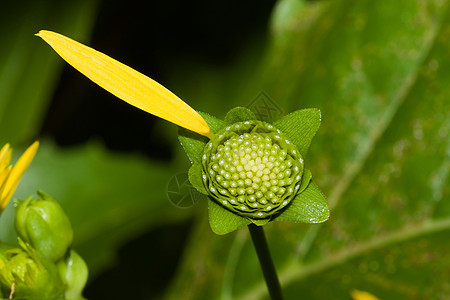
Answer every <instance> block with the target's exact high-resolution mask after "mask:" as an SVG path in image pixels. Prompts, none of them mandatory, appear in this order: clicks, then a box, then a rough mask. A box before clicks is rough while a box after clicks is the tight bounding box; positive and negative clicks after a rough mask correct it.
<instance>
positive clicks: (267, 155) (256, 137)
mask: <svg viewBox="0 0 450 300" xmlns="http://www.w3.org/2000/svg"><path fill="white" fill-rule="evenodd" d="M202 164H203V170H202V178H203V183H204V186H205V188H206V189H207V191H208V193H209V195H210V196H211V197H212V198H213V199H214V200H215V201H217V203H219V204H220V205H222V206H224V207H225V208H227V209H229V210H230V211H232V212H234V213H236V214H238V215H240V216H245V217H248V218H251V219H265V218H269V217H270V216H272V215H274V214H276V213H278V212H280V210H282V209H283V208H285V207H286V206H287V205H288V204H289V203H290V201H291V200H292V199H293V198H294V197H295V195H296V193H297V191H298V190H299V188H300V183H301V179H302V174H303V158H302V156H301V154H300V153H299V151H298V150H297V149H296V147H295V146H294V145H293V144H292V143H291V142H290V141H289V139H288V138H287V137H286V136H285V135H284V134H283V133H282V132H280V130H278V129H276V128H274V126H273V125H271V124H268V123H265V122H262V121H256V120H252V121H245V122H239V123H235V124H233V125H230V126H228V127H226V128H224V129H223V130H221V131H220V132H218V133H217V134H216V135H215V137H214V138H213V139H212V140H211V141H210V142H209V143H208V144H206V146H205V150H204V153H203V157H202Z"/></svg>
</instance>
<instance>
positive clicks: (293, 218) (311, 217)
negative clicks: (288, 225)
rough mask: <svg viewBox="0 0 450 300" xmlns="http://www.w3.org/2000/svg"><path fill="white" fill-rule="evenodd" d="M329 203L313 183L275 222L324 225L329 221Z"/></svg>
mask: <svg viewBox="0 0 450 300" xmlns="http://www.w3.org/2000/svg"><path fill="white" fill-rule="evenodd" d="M329 216H330V210H329V209H328V203H327V200H326V199H325V197H324V196H323V194H322V192H321V191H320V190H319V188H318V187H317V185H316V184H315V183H314V182H313V181H311V182H310V183H309V185H308V187H307V188H306V189H305V190H304V191H303V192H302V193H300V194H298V195H297V196H296V197H295V198H294V200H292V202H291V204H290V205H289V207H287V208H286V210H285V211H283V212H282V213H281V214H280V215H279V216H278V217H277V218H276V219H275V220H277V221H288V222H301V223H322V222H325V221H326V220H328V218H329Z"/></svg>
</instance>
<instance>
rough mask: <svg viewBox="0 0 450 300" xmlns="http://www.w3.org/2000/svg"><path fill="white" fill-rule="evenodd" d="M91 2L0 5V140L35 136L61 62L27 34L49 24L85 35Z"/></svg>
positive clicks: (24, 140)
mask: <svg viewBox="0 0 450 300" xmlns="http://www.w3.org/2000/svg"><path fill="white" fill-rule="evenodd" d="M97 2H98V1H90V0H82V1H55V0H51V1H27V2H26V4H24V3H22V2H9V3H8V4H7V5H6V8H5V7H3V8H4V9H2V10H0V45H1V46H0V145H3V144H4V143H6V142H9V143H12V144H13V145H16V144H18V143H22V144H23V143H29V141H30V139H33V138H35V137H36V136H37V134H38V133H39V130H40V128H41V126H42V122H43V120H44V117H45V115H46V113H47V108H48V105H49V103H50V100H51V96H52V94H53V91H54V89H55V87H56V84H57V83H58V77H59V75H60V73H61V70H62V67H63V64H62V61H61V60H60V59H59V58H58V57H57V56H56V55H52V53H50V52H49V51H48V48H47V47H45V45H43V44H42V42H41V41H40V40H39V39H38V38H34V37H33V34H35V33H37V31H39V30H40V29H52V30H56V31H59V32H63V33H65V34H67V35H70V36H72V37H74V38H79V39H82V40H86V39H87V37H89V36H90V32H91V29H92V24H93V20H94V19H95V16H96V7H97Z"/></svg>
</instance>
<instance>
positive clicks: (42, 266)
mask: <svg viewBox="0 0 450 300" xmlns="http://www.w3.org/2000/svg"><path fill="white" fill-rule="evenodd" d="M22 244H23V245H22V246H23V247H24V249H25V250H23V249H20V248H13V249H9V250H6V251H5V252H4V253H3V254H2V255H1V256H0V291H1V292H0V295H2V297H4V298H6V297H9V298H12V299H29V300H38V299H48V300H59V299H61V300H62V299H64V285H63V283H62V282H61V279H60V277H59V273H58V271H57V269H56V267H55V265H54V264H53V263H51V262H50V261H48V260H46V259H45V258H42V259H41V258H39V256H38V255H37V253H36V252H34V250H33V249H32V248H30V247H27V246H26V245H24V243H23V242H22Z"/></svg>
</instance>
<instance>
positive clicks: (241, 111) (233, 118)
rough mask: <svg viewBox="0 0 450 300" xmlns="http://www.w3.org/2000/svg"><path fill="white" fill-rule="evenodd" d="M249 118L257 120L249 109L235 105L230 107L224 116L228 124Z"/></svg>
mask: <svg viewBox="0 0 450 300" xmlns="http://www.w3.org/2000/svg"><path fill="white" fill-rule="evenodd" d="M250 120H257V118H256V116H255V114H254V113H253V112H252V111H251V110H250V109H248V108H245V107H235V108H233V109H231V110H230V111H229V112H228V113H227V115H226V116H225V122H226V123H228V124H234V123H238V122H244V121H250Z"/></svg>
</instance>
